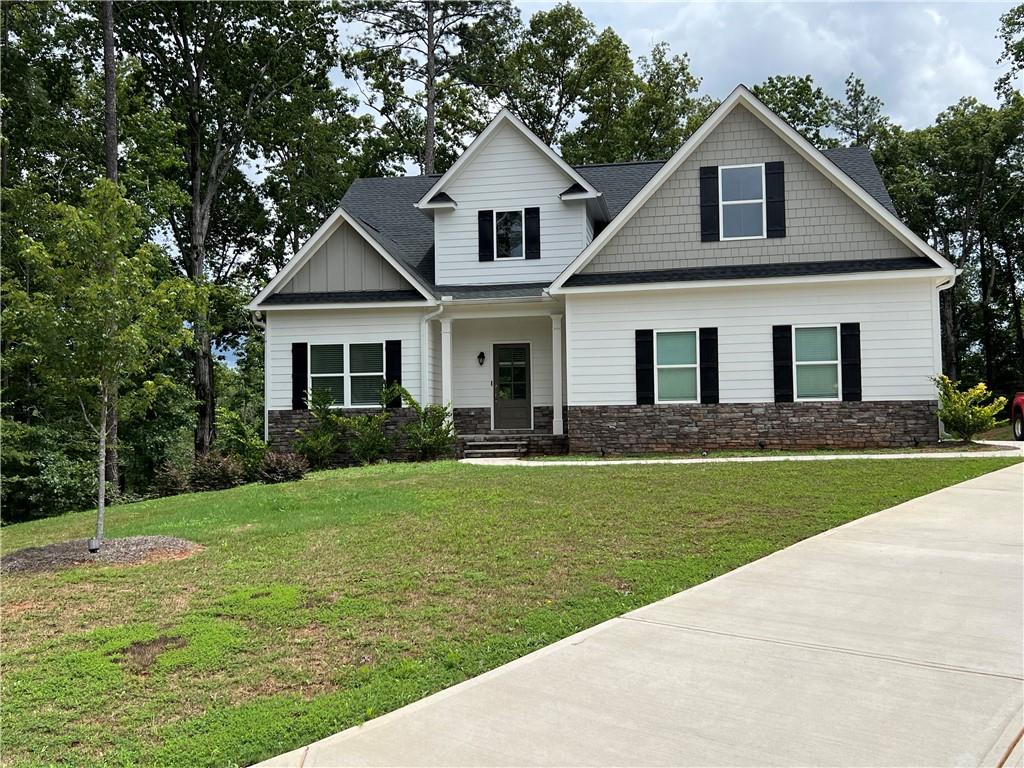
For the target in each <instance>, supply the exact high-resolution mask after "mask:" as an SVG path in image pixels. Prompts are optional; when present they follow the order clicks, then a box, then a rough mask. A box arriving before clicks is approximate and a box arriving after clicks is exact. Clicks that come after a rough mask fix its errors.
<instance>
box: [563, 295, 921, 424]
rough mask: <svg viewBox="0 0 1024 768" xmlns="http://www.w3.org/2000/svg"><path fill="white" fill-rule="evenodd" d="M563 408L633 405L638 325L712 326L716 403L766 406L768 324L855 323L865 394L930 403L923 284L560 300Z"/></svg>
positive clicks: (769, 394) (769, 393)
mask: <svg viewBox="0 0 1024 768" xmlns="http://www.w3.org/2000/svg"><path fill="white" fill-rule="evenodd" d="M566 301H567V305H568V311H567V313H566V317H567V323H568V335H569V339H570V344H569V350H568V363H569V366H570V368H571V374H570V377H569V378H570V391H569V400H568V402H569V404H570V405H627V404H632V403H635V402H636V377H635V370H634V358H635V338H634V331H635V330H636V329H638V328H653V329H664V330H671V329H689V328H694V329H696V328H701V327H708V326H711V327H717V328H718V345H719V347H718V349H719V381H720V397H721V402H723V403H743V402H771V401H773V400H774V396H775V395H774V385H773V378H772V326H773V325H800V324H806V323H822V324H832V323H843V322H857V323H860V328H861V363H862V373H861V376H862V386H863V398H864V399H865V400H897V399H900V400H913V399H929V400H930V399H934V397H935V391H934V387H933V386H932V384H931V382H930V380H929V379H930V377H931V376H934V375H935V373H936V366H935V358H934V344H933V342H934V338H935V335H934V334H936V333H937V329H935V328H934V327H933V305H934V303H935V302H936V301H938V298H937V296H936V292H935V288H934V286H933V285H932V284H931V282H930V281H927V280H887V281H877V282H876V281H863V282H857V283H854V282H851V283H819V284H817V285H807V286H799V287H798V286H779V287H770V286H762V287H756V288H755V287H746V288H725V289H709V290H701V291H697V290H687V291H672V292H668V291H666V292H662V291H650V292H644V293H633V294H618V295H616V294H573V295H569V296H567V297H566Z"/></svg>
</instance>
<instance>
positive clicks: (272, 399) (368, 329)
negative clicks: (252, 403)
mask: <svg viewBox="0 0 1024 768" xmlns="http://www.w3.org/2000/svg"><path fill="white" fill-rule="evenodd" d="M422 316H423V312H422V310H418V309H407V310H401V309H393V310H387V309H385V310H331V309H324V310H318V311H312V312H306V311H277V312H274V311H270V312H267V331H268V333H267V336H268V338H269V343H268V356H267V373H266V376H267V408H268V409H269V410H286V409H290V408H291V407H292V344H293V343H294V342H303V343H307V344H340V343H354V344H360V343H369V342H382V341H387V340H388V339H401V340H402V384H403V385H404V386H405V388H406V389H408V390H409V392H411V393H412V395H413V397H416V398H417V399H419V396H420V347H419V338H420V318H421V317H422Z"/></svg>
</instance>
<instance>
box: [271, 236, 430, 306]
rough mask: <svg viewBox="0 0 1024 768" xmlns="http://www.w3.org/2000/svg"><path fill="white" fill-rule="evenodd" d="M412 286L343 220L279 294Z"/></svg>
mask: <svg viewBox="0 0 1024 768" xmlns="http://www.w3.org/2000/svg"><path fill="white" fill-rule="evenodd" d="M411 289H413V286H412V285H410V284H409V282H408V281H407V280H406V279H405V278H404V277H402V276H401V275H400V274H398V271H397V270H396V269H395V268H394V267H392V266H391V265H390V264H388V263H387V261H385V260H384V258H383V257H382V256H381V255H380V254H379V253H377V251H376V250H374V248H373V246H372V245H370V244H369V243H368V242H366V240H365V239H364V238H363V237H362V236H361V235H360V234H359V233H358V232H356V231H355V230H354V229H352V226H351V225H350V224H349V223H348V222H346V221H344V220H342V221H341V222H340V225H339V226H338V228H337V229H335V230H334V232H333V233H331V236H330V237H329V238H328V239H327V242H325V243H324V244H323V245H321V246H320V248H318V249H317V251H316V253H314V254H313V255H312V256H310V257H309V260H308V261H307V262H306V263H305V264H303V265H302V267H300V268H299V271H298V272H296V273H295V275H294V276H293V277H292V278H291V279H290V280H289V281H288V282H287V283H285V284H284V286H282V287H281V288H280V290H279V293H310V292H312V293H317V292H319V291H390V290H411Z"/></svg>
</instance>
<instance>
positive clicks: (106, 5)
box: [100, 0, 121, 493]
mask: <svg viewBox="0 0 1024 768" xmlns="http://www.w3.org/2000/svg"><path fill="white" fill-rule="evenodd" d="M100 10H101V14H100V16H101V17H102V20H103V144H104V150H105V152H106V171H107V178H108V179H110V180H111V181H112V182H114V183H115V184H116V183H117V63H116V60H115V58H114V2H113V0H102V2H101V3H100ZM118 394H119V393H118V385H117V382H114V383H113V385H112V386H111V392H110V408H109V414H108V418H109V420H110V436H109V439H108V440H107V479H108V480H110V484H111V486H112V487H113V488H114V493H117V492H119V491H120V490H121V470H120V467H121V461H120V457H119V455H118V436H117V432H118V429H117V427H118V421H119V416H118V401H119V399H120V398H119V397H118Z"/></svg>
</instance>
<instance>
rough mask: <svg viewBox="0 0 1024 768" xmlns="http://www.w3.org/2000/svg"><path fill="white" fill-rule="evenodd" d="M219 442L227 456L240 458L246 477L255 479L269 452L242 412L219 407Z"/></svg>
mask: <svg viewBox="0 0 1024 768" xmlns="http://www.w3.org/2000/svg"><path fill="white" fill-rule="evenodd" d="M217 416H218V422H219V424H218V426H217V443H218V447H219V448H220V449H221V452H222V453H224V455H225V456H231V457H232V458H235V459H238V460H239V461H240V462H241V463H242V466H243V467H244V468H245V477H246V479H248V480H255V479H256V476H257V473H258V472H259V469H260V465H261V463H262V462H263V455H264V454H265V453H266V452H267V444H266V443H264V442H263V438H262V437H261V436H260V433H259V432H258V431H257V430H256V428H255V427H254V426H253V425H252V424H249V423H248V422H246V421H245V419H243V418H242V416H241V414H239V413H236V412H235V411H230V410H228V409H227V408H218V409H217Z"/></svg>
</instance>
